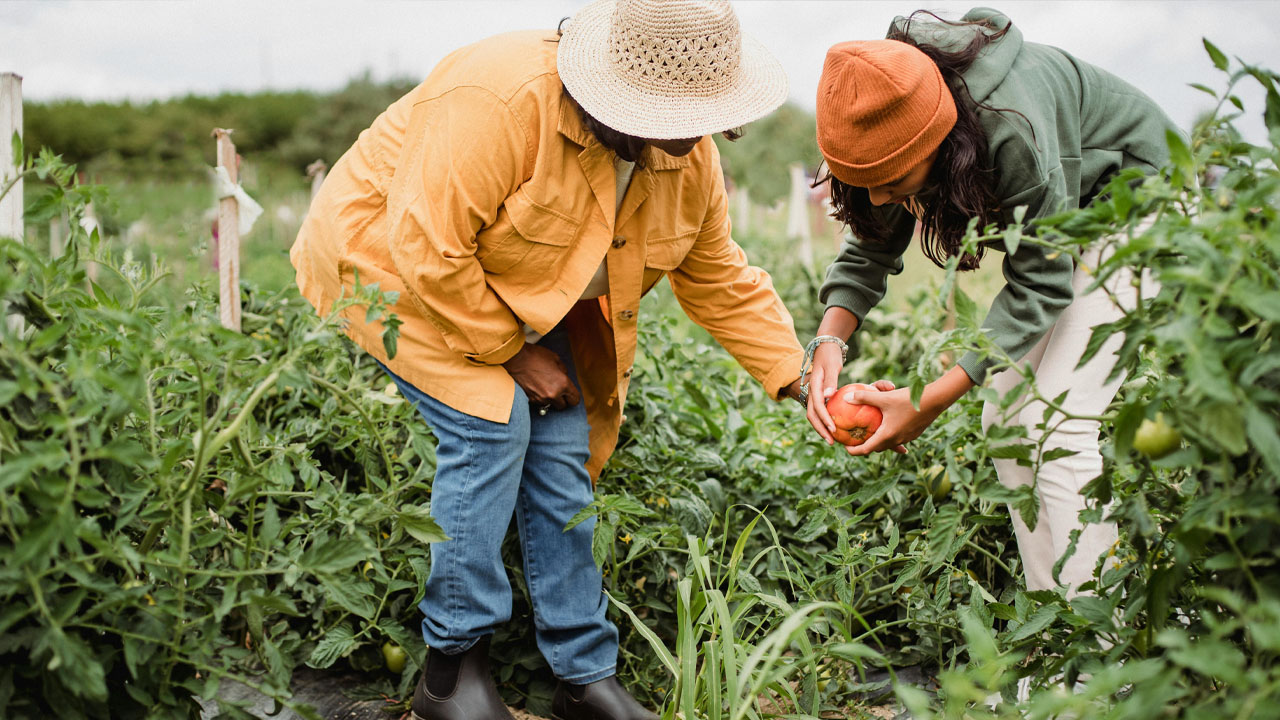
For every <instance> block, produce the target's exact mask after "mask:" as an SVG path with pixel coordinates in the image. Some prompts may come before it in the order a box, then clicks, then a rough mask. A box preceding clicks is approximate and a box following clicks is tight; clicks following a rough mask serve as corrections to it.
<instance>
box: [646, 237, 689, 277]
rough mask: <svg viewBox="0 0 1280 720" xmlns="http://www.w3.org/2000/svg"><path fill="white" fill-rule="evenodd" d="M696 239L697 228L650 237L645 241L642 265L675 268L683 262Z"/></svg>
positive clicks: (657, 268) (661, 268)
mask: <svg viewBox="0 0 1280 720" xmlns="http://www.w3.org/2000/svg"><path fill="white" fill-rule="evenodd" d="M697 239H698V231H697V230H689V231H686V232H683V233H680V234H679V235H672V236H669V237H658V238H655V237H651V238H649V239H648V240H646V241H645V249H644V266H645V268H646V269H654V270H664V271H665V270H675V269H676V268H677V267H679V266H680V263H682V262H684V256H685V255H688V254H689V250H691V249H692V248H693V243H694V241H695V240H697Z"/></svg>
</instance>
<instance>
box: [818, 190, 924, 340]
mask: <svg viewBox="0 0 1280 720" xmlns="http://www.w3.org/2000/svg"><path fill="white" fill-rule="evenodd" d="M882 212H884V215H885V220H886V221H887V222H888V223H889V226H890V227H891V228H892V232H891V234H890V236H889V240H888V241H887V242H885V243H883V244H880V243H872V242H867V241H864V240H861V239H859V238H856V237H853V236H849V237H848V238H846V239H845V241H844V246H843V247H841V248H840V254H839V255H837V256H836V259H835V261H834V262H832V263H831V266H830V267H828V268H827V278H826V280H825V281H824V282H823V283H822V288H821V289H820V290H819V291H818V299H819V300H820V301H821V302H822V303H823V304H824V305H825V306H826V307H829V308H830V307H841V308H844V309H845V310H848V311H849V312H851V313H853V314H854V316H856V317H857V318H858V329H859V330H861V329H862V321H863V319H865V318H866V316H867V312H868V311H869V310H871V308H873V307H875V306H876V304H878V303H879V302H880V300H881V299H883V298H884V293H885V288H886V280H887V278H888V276H889V275H897V274H898V273H901V272H902V253H904V252H905V251H906V249H907V247H908V246H909V245H910V244H911V235H912V233H913V232H914V231H915V226H916V219H915V217H914V216H913V215H912V214H911V213H909V212H907V210H906V208H904V207H902V206H901V205H894V206H892V207H888V208H884V209H883V211H882Z"/></svg>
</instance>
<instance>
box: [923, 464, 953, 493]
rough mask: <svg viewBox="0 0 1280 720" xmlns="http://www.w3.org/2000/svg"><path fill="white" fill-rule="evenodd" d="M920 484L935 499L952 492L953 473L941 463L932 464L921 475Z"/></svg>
mask: <svg viewBox="0 0 1280 720" xmlns="http://www.w3.org/2000/svg"><path fill="white" fill-rule="evenodd" d="M920 485H921V486H922V487H923V488H924V491H925V492H927V493H929V495H930V496H932V497H933V499H934V500H941V499H943V498H945V497H946V496H948V495H950V494H951V475H950V473H948V472H947V470H946V468H944V467H942V466H941V465H932V466H930V467H929V469H928V470H925V471H924V473H922V474H921V477H920Z"/></svg>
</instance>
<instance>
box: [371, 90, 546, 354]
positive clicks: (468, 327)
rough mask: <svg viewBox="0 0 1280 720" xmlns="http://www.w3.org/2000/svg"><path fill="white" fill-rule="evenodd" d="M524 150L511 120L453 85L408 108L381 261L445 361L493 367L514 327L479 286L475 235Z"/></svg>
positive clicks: (515, 344) (510, 184) (515, 180)
mask: <svg viewBox="0 0 1280 720" xmlns="http://www.w3.org/2000/svg"><path fill="white" fill-rule="evenodd" d="M533 154H534V148H533V146H532V145H531V144H530V142H529V139H528V133H527V132H526V129H525V127H524V126H523V124H522V122H521V121H520V118H519V117H518V116H517V115H516V114H514V113H513V112H512V111H511V110H510V108H508V107H507V105H506V104H505V103H503V102H502V101H501V99H499V98H498V97H496V96H494V95H493V94H492V93H490V92H488V91H487V90H484V89H481V88H477V87H471V86H462V87H458V88H455V89H453V90H450V91H449V92H446V93H444V94H442V95H440V96H437V97H435V98H431V99H427V100H424V101H422V102H420V103H418V104H417V105H416V106H414V108H413V111H412V113H411V114H410V117H409V126H408V129H407V131H406V133H405V141H404V146H403V147H402V149H401V154H400V158H399V162H398V163H397V164H396V169H395V172H394V174H393V177H392V181H391V189H390V191H389V193H388V197H387V213H388V221H389V237H388V242H389V244H390V250H391V259H392V262H393V263H394V265H395V268H396V272H397V273H398V274H399V275H400V279H401V280H402V281H403V282H404V285H405V288H406V290H407V291H408V293H409V295H410V297H411V300H412V301H413V303H414V305H415V306H417V307H418V308H419V309H420V310H421V311H422V313H423V315H424V316H425V317H426V318H427V319H428V320H429V321H430V322H431V324H432V325H434V326H435V327H436V329H437V330H439V331H440V334H441V335H443V336H444V339H445V343H446V344H447V345H448V346H449V348H450V349H451V350H453V351H454V352H456V353H458V354H460V355H463V356H464V357H466V358H467V359H468V360H470V361H472V362H475V363H478V364H493V365H496V364H501V363H503V362H506V361H507V360H508V359H510V358H511V357H512V356H513V355H515V354H516V352H518V351H519V350H520V348H521V347H522V346H523V345H524V334H523V332H521V322H520V320H519V319H518V318H517V317H516V316H515V315H514V314H513V313H512V312H511V309H510V308H509V307H508V306H507V305H506V303H504V302H503V301H502V300H501V299H500V298H499V297H498V296H497V294H496V293H494V291H493V290H492V289H491V288H490V287H489V285H488V284H487V283H486V282H485V276H484V269H483V268H482V267H481V266H480V263H479V261H478V260H476V257H475V253H476V233H478V232H479V231H480V229H481V228H483V227H485V226H486V225H488V224H490V223H492V222H493V220H494V218H495V217H496V216H497V214H498V211H499V209H500V208H501V207H502V204H503V203H504V202H505V201H506V199H507V198H508V197H509V196H510V195H511V194H512V193H514V192H515V191H516V188H518V187H519V186H520V184H521V183H522V182H523V181H524V180H525V177H526V168H527V167H529V166H530V165H531V164H532V159H531V158H532V156H533Z"/></svg>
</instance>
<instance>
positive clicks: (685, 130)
mask: <svg viewBox="0 0 1280 720" xmlns="http://www.w3.org/2000/svg"><path fill="white" fill-rule="evenodd" d="M614 4H615V1H614V0H597V1H596V2H593V3H591V4H590V5H587V6H586V7H584V8H582V9H581V10H579V11H578V13H577V14H576V15H574V16H573V19H572V20H571V21H570V24H569V25H568V26H567V27H566V28H565V31H564V34H563V35H562V36H561V38H560V47H559V49H558V50H557V52H556V66H557V69H558V71H559V73H560V79H561V81H562V82H564V85H565V87H566V88H567V89H568V90H569V94H570V95H572V96H573V99H574V100H576V101H577V102H578V104H579V105H581V106H582V108H583V109H584V110H586V111H587V112H588V113H590V114H591V116H592V117H594V118H595V119H597V120H599V121H600V122H602V123H604V124H605V125H607V126H608V127H610V128H612V129H614V130H617V131H618V132H621V133H625V134H627V135H632V136H635V137H639V138H646V139H650V140H679V139H684V138H693V137H700V136H702V135H712V134H714V133H719V132H724V131H725V130H731V129H733V128H737V127H741V126H743V125H746V124H747V123H749V122H751V121H753V120H758V119H760V118H762V117H764V116H765V115H768V114H769V113H771V112H773V111H774V110H776V109H777V108H778V106H780V105H782V103H783V102H785V101H786V99H787V92H788V88H787V75H786V72H785V71H783V69H782V64H781V63H779V62H778V60H777V58H775V57H774V56H773V55H772V54H771V53H770V52H769V51H768V50H767V49H765V47H764V45H761V44H760V43H759V41H757V40H756V39H755V38H752V37H751V36H749V35H746V34H745V33H744V34H743V36H742V60H741V66H740V72H739V74H738V77H737V78H736V79H735V80H734V82H733V83H731V84H729V85H727V86H726V87H724V88H721V89H719V90H718V91H717V92H716V93H715V94H713V95H706V96H697V95H689V94H671V95H665V94H658V93H655V92H652V91H647V90H645V89H643V88H638V87H635V86H633V85H631V84H629V83H627V82H626V81H624V80H623V79H622V78H621V77H620V76H619V75H618V74H617V73H614V72H613V71H612V69H611V66H612V62H613V61H612V59H611V58H610V54H609V29H610V26H611V24H612V20H613V11H614Z"/></svg>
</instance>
